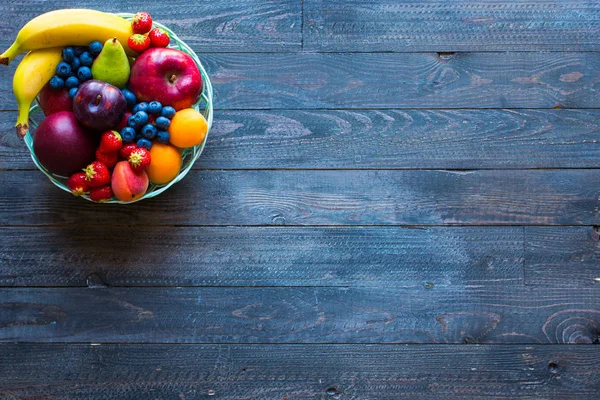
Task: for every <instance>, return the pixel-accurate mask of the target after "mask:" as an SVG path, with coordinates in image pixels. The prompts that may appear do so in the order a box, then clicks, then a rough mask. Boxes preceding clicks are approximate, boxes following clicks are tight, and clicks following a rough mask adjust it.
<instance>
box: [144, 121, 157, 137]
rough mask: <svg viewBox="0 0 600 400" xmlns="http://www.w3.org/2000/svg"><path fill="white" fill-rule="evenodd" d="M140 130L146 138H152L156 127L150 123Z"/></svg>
mask: <svg viewBox="0 0 600 400" xmlns="http://www.w3.org/2000/svg"><path fill="white" fill-rule="evenodd" d="M140 132H141V134H142V136H143V137H145V138H146V139H154V137H155V136H156V127H155V126H154V125H152V124H147V125H146V126H144V127H143V128H142V130H141V131H140Z"/></svg>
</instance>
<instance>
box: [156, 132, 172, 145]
mask: <svg viewBox="0 0 600 400" xmlns="http://www.w3.org/2000/svg"><path fill="white" fill-rule="evenodd" d="M169 139H171V135H169V132H166V131H158V132H156V140H157V141H158V143H163V144H165V143H169Z"/></svg>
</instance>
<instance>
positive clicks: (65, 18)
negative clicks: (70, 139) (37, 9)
mask: <svg viewBox="0 0 600 400" xmlns="http://www.w3.org/2000/svg"><path fill="white" fill-rule="evenodd" d="M132 34H133V32H132V29H131V23H130V22H129V21H127V20H125V19H123V18H121V17H118V16H116V15H113V14H108V13H104V12H101V11H95V10H85V9H65V10H56V11H51V12H48V13H45V14H42V15H40V16H38V17H35V18H34V19H32V20H31V21H29V22H28V23H27V24H25V26H24V27H23V28H22V29H21V30H20V31H19V34H18V35H17V38H16V40H15V41H14V43H13V44H12V45H11V46H10V48H9V49H8V50H6V51H5V52H4V53H2V54H1V55H0V64H4V65H8V64H9V63H10V62H11V61H12V60H13V59H14V58H15V57H16V56H18V55H19V54H21V53H24V52H26V51H29V53H28V54H27V55H26V56H25V57H24V58H23V60H22V61H21V63H20V64H19V66H18V67H17V70H16V71H15V75H14V78H13V92H14V94H15V98H16V100H17V104H18V107H19V117H18V120H17V124H16V127H17V133H18V134H19V136H21V137H23V136H25V134H26V133H27V130H28V129H29V126H28V123H27V122H28V119H29V107H30V106H31V103H32V102H33V100H34V99H35V97H36V96H37V95H38V93H39V92H40V91H41V90H42V88H43V87H44V85H45V84H46V83H47V82H48V81H49V80H50V78H52V76H53V75H54V73H55V69H56V66H57V65H58V63H59V62H60V60H61V51H62V48H63V47H66V46H87V45H89V44H90V43H91V42H94V41H100V42H101V43H104V42H106V41H107V40H108V39H110V38H115V37H116V38H117V39H118V40H119V42H121V43H127V39H128V38H129V36H131V35H132ZM125 51H126V52H127V53H128V54H129V55H130V56H135V55H136V53H135V52H133V51H132V50H131V49H129V48H128V46H125Z"/></svg>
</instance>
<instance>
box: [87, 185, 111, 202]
mask: <svg viewBox="0 0 600 400" xmlns="http://www.w3.org/2000/svg"><path fill="white" fill-rule="evenodd" d="M112 197H113V191H112V189H111V188H110V185H105V186H100V187H97V188H93V189H92V190H91V191H90V199H92V200H93V201H96V202H98V203H104V202H106V201H108V200H110V199H111V198H112Z"/></svg>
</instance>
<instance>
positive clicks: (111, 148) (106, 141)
mask: <svg viewBox="0 0 600 400" xmlns="http://www.w3.org/2000/svg"><path fill="white" fill-rule="evenodd" d="M121 147H123V140H122V139H121V134H120V133H119V132H117V131H107V132H104V133H103V134H102V136H101V137H100V147H98V150H100V151H101V152H103V153H114V152H116V151H119V150H121Z"/></svg>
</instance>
